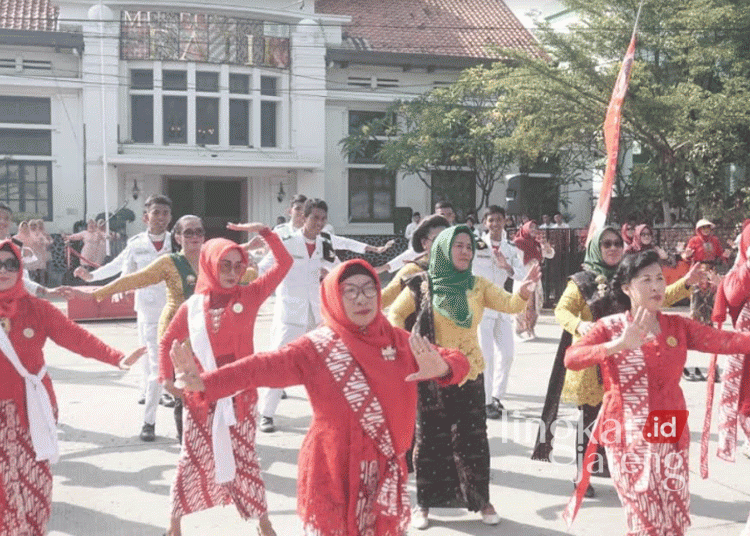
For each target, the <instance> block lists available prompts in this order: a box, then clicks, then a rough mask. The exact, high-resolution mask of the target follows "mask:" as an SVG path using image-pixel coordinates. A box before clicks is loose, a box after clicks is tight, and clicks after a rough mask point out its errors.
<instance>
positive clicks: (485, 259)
mask: <svg viewBox="0 0 750 536" xmlns="http://www.w3.org/2000/svg"><path fill="white" fill-rule="evenodd" d="M482 221H483V223H484V226H485V228H486V229H487V230H488V232H487V233H485V234H484V236H482V238H481V240H480V241H478V242H477V252H476V256H475V257H474V263H473V265H472V266H473V273H474V275H479V276H482V277H484V278H485V279H487V280H489V281H491V282H492V283H494V284H496V285H497V286H499V287H501V288H502V287H504V286H505V282H506V281H507V279H508V277H512V278H513V279H515V280H516V281H522V280H523V278H524V277H525V276H526V269H525V268H524V266H523V262H522V260H521V252H520V250H519V249H518V248H517V247H516V246H514V245H513V244H511V243H510V242H509V241H508V239H507V238H506V236H505V210H504V209H503V208H502V207H499V206H497V205H491V206H490V207H488V208H487V210H486V211H485V213H484V219H483V220H482ZM478 336H479V345H480V347H481V349H482V355H483V356H484V361H485V370H484V397H485V405H486V406H487V418H488V419H499V418H500V417H501V416H502V411H503V409H505V408H504V407H503V405H502V403H501V400H502V398H503V397H504V396H505V391H506V389H507V387H508V375H509V373H510V366H511V365H512V363H513V352H514V350H515V348H514V343H513V319H512V317H511V316H510V315H509V314H506V313H500V312H497V311H493V310H492V309H485V310H484V315H483V316H482V320H481V322H480V323H479V328H478Z"/></svg>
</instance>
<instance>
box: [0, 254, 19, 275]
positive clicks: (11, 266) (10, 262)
mask: <svg viewBox="0 0 750 536" xmlns="http://www.w3.org/2000/svg"><path fill="white" fill-rule="evenodd" d="M2 268H5V271H6V272H17V271H18V270H20V269H21V263H20V262H19V261H18V259H16V258H15V257H12V258H10V259H5V260H4V261H0V269H2Z"/></svg>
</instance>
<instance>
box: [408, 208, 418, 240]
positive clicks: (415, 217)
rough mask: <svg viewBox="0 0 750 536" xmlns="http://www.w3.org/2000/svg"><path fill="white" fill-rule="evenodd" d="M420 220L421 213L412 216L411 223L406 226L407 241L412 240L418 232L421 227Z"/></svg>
mask: <svg viewBox="0 0 750 536" xmlns="http://www.w3.org/2000/svg"><path fill="white" fill-rule="evenodd" d="M420 218H421V216H420V214H419V212H415V213H414V214H412V215H411V222H410V223H409V225H407V226H406V229H405V230H404V238H406V239H407V240H411V237H412V235H413V234H414V231H416V230H417V227H419V220H420Z"/></svg>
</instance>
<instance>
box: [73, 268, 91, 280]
mask: <svg viewBox="0 0 750 536" xmlns="http://www.w3.org/2000/svg"><path fill="white" fill-rule="evenodd" d="M73 275H74V276H76V277H77V278H78V279H83V280H84V281H91V280H92V279H93V278H94V276H92V275H91V273H90V272H89V271H88V270H87V269H86V268H84V267H83V266H79V267H78V268H76V269H75V270H74V271H73Z"/></svg>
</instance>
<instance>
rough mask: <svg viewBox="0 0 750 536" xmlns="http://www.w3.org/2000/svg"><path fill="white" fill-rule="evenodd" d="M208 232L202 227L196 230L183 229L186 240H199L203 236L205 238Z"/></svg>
mask: <svg viewBox="0 0 750 536" xmlns="http://www.w3.org/2000/svg"><path fill="white" fill-rule="evenodd" d="M205 235H206V231H205V229H202V228H201V227H196V228H194V229H183V231H182V236H184V237H185V238H193V237H195V238H199V237H201V236H205Z"/></svg>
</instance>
